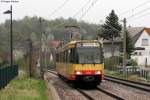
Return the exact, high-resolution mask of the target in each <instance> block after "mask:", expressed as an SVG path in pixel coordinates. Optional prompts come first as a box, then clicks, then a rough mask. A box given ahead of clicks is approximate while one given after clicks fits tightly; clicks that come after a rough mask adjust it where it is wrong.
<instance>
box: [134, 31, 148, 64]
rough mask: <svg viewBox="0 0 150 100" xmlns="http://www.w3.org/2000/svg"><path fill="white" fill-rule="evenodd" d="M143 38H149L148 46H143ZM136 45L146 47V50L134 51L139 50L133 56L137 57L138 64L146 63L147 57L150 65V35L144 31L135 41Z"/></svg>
mask: <svg viewBox="0 0 150 100" xmlns="http://www.w3.org/2000/svg"><path fill="white" fill-rule="evenodd" d="M142 39H148V46H142ZM135 47H142V48H145V50H136V51H134V52H137V55H132V56H131V58H132V59H135V60H136V61H137V63H138V65H143V66H144V65H145V64H146V59H147V65H150V35H149V34H148V33H147V32H146V31H143V33H142V34H141V36H140V37H139V39H138V40H137V41H136V43H135Z"/></svg>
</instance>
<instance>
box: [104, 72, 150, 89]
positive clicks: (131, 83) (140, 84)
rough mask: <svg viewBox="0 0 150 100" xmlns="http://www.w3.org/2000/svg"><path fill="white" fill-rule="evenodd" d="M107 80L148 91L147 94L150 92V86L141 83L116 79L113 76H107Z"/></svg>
mask: <svg viewBox="0 0 150 100" xmlns="http://www.w3.org/2000/svg"><path fill="white" fill-rule="evenodd" d="M105 80H107V81H112V82H115V83H119V84H123V85H126V86H129V87H132V88H136V89H140V90H143V91H146V92H150V84H146V83H139V82H135V81H130V80H125V79H121V78H116V77H112V76H108V75H105Z"/></svg>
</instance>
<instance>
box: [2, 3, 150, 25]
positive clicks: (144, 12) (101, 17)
mask: <svg viewBox="0 0 150 100" xmlns="http://www.w3.org/2000/svg"><path fill="white" fill-rule="evenodd" d="M65 1H66V2H65ZM64 2H65V3H64ZM92 2H93V3H92ZM63 4H64V6H62V5H63ZM10 5H11V3H0V23H1V22H4V21H5V20H6V19H9V16H8V15H4V14H3V12H4V11H6V10H8V9H9V8H10ZM12 5H13V19H22V18H23V17H25V16H31V17H32V16H40V17H44V18H45V19H48V20H50V19H55V18H60V17H64V18H68V17H74V18H76V19H77V20H84V21H86V22H90V23H103V22H104V21H105V17H106V16H107V15H108V14H109V13H110V12H111V10H112V9H114V10H115V12H116V14H117V15H118V17H119V19H120V20H122V19H123V18H127V25H131V26H135V27H139V26H142V27H150V0H19V3H15V4H12ZM85 5H86V6H85ZM83 6H84V7H83ZM57 8H61V9H59V10H58V9H57ZM78 11H79V13H77V12H78ZM53 12H54V13H53ZM85 12H86V13H85ZM76 13H77V14H76ZM75 14H76V15H75ZM74 15H75V16H74ZM81 16H82V17H81ZM120 23H122V22H120Z"/></svg>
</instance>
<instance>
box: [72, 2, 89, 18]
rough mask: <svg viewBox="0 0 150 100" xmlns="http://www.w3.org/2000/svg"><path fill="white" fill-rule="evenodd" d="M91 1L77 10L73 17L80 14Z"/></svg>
mask: <svg viewBox="0 0 150 100" xmlns="http://www.w3.org/2000/svg"><path fill="white" fill-rule="evenodd" d="M90 1H91V0H88V1H87V2H86V3H85V4H84V5H83V7H82V8H81V9H80V10H78V12H76V13H75V14H74V15H73V18H74V17H76V16H77V15H78V14H80V13H81V12H82V11H83V10H84V9H85V8H86V6H87V5H88V4H89V3H90Z"/></svg>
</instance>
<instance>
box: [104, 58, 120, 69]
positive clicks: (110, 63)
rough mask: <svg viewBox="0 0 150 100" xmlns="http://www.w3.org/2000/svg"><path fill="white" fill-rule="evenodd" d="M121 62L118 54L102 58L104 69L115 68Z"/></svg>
mask: <svg viewBox="0 0 150 100" xmlns="http://www.w3.org/2000/svg"><path fill="white" fill-rule="evenodd" d="M120 63H121V57H119V56H114V57H113V58H112V57H109V58H105V60H104V65H105V68H106V69H110V70H112V69H115V68H116V67H117V66H119V65H120Z"/></svg>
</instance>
